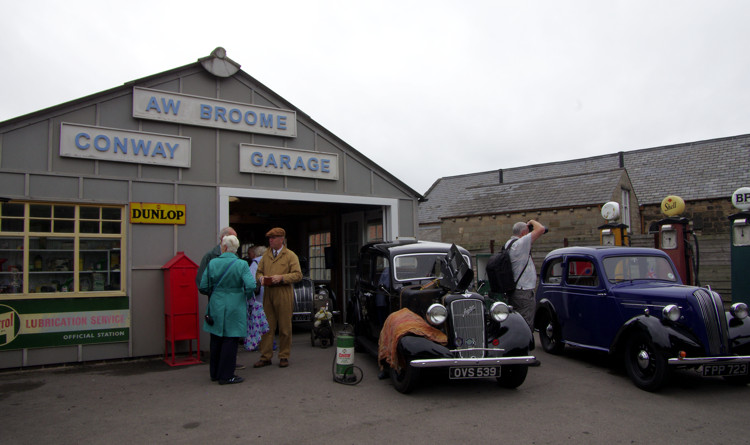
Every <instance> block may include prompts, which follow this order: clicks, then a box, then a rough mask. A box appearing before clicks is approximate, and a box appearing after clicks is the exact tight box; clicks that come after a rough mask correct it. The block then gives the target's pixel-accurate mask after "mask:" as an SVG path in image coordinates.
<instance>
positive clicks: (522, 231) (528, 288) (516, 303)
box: [505, 219, 547, 332]
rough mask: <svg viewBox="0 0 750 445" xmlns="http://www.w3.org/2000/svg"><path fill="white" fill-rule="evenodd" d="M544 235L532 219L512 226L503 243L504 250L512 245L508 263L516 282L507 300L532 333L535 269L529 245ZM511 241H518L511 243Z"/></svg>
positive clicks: (544, 230)
mask: <svg viewBox="0 0 750 445" xmlns="http://www.w3.org/2000/svg"><path fill="white" fill-rule="evenodd" d="M545 233H547V228H546V227H544V226H543V225H541V224H540V223H539V221H536V220H533V219H532V220H531V221H529V222H527V223H525V222H522V221H521V222H517V223H515V224H513V236H511V237H510V239H509V240H508V241H507V242H506V243H505V247H506V248H508V245H509V244H511V243H513V244H511V246H510V261H511V264H512V266H513V276H514V277H515V279H516V280H518V282H517V283H516V290H515V291H514V292H513V294H512V295H511V296H510V297H509V298H508V303H510V305H511V306H513V308H514V309H515V310H516V311H518V313H520V314H521V315H523V318H524V319H525V320H526V323H528V325H529V328H531V331H532V332H534V309H535V306H536V301H535V299H534V292H535V291H536V267H534V261H533V260H532V259H531V244H532V243H533V242H534V241H536V240H537V239H539V237H540V236H542V235H544V234H545ZM513 240H518V241H516V242H513Z"/></svg>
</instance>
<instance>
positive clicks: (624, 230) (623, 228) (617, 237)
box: [597, 201, 630, 246]
mask: <svg viewBox="0 0 750 445" xmlns="http://www.w3.org/2000/svg"><path fill="white" fill-rule="evenodd" d="M602 218H604V219H606V220H607V223H606V224H604V225H601V226H599V227H597V229H599V243H600V244H601V245H602V246H630V235H628V226H627V225H625V224H622V223H620V224H617V223H616V222H615V221H617V219H619V218H620V204H619V203H618V202H615V201H610V202H608V203H606V204H604V205H603V206H602Z"/></svg>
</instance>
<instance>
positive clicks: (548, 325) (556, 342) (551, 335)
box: [538, 312, 565, 354]
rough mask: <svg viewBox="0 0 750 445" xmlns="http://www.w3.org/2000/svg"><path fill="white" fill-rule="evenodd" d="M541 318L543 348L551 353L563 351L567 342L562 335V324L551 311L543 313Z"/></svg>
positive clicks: (540, 335)
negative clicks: (556, 320)
mask: <svg viewBox="0 0 750 445" xmlns="http://www.w3.org/2000/svg"><path fill="white" fill-rule="evenodd" d="M539 320H540V322H539V324H538V326H539V341H540V342H541V343H542V349H544V351H545V352H547V353H549V354H560V353H562V351H563V349H565V344H564V343H563V342H562V336H561V335H560V326H559V325H558V324H557V322H555V320H553V319H552V315H550V313H549V312H544V313H542V314H541V315H540V319H539Z"/></svg>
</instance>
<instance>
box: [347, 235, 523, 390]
mask: <svg viewBox="0 0 750 445" xmlns="http://www.w3.org/2000/svg"><path fill="white" fill-rule="evenodd" d="M470 264H471V263H470V256H469V252H468V251H467V250H466V249H463V248H461V247H457V246H455V245H451V244H445V243H434V242H421V241H416V240H399V241H395V242H382V243H372V244H367V245H365V246H363V247H362V248H361V249H360V252H359V263H358V266H357V267H358V269H357V278H356V283H355V292H354V295H353V297H352V298H351V300H350V301H349V302H348V313H349V319H350V322H351V323H352V324H354V332H355V342H356V345H357V348H358V349H359V350H366V351H368V352H370V353H372V354H373V355H377V356H378V359H379V362H380V364H381V366H383V367H384V369H385V370H386V371H388V372H390V377H391V380H392V382H393V385H394V386H395V388H396V389H397V390H398V391H400V392H402V393H408V392H410V391H412V390H413V389H414V387H415V385H416V384H417V383H418V381H419V376H420V372H421V370H423V369H425V368H442V369H444V372H445V374H446V375H448V376H449V377H450V378H452V379H467V378H495V379H497V381H498V382H499V383H500V385H501V386H504V387H508V388H515V387H518V386H519V385H521V384H522V383H523V382H524V380H525V379H526V374H527V371H528V367H529V366H535V365H538V362H537V361H536V359H535V358H534V357H533V356H530V355H529V351H530V350H532V349H533V348H534V340H533V336H532V333H531V330H530V329H529V327H528V325H527V324H526V322H525V321H524V319H523V317H522V316H521V315H520V314H518V313H516V312H514V311H513V310H512V308H510V307H509V306H508V305H506V304H505V303H503V302H498V301H493V300H490V299H489V298H488V297H485V296H482V295H480V294H478V293H476V292H470V291H467V288H468V286H469V285H470V284H471V282H472V279H473V272H472V270H471V267H470ZM405 309H408V311H407V310H405ZM407 320H408V321H407ZM407 324H408V326H407ZM384 326H385V328H384ZM429 332H432V333H433V334H435V336H434V337H440V338H442V339H443V340H444V341H442V342H441V341H436V338H434V337H431V336H430V335H428V333H429ZM443 343H444V344H443ZM389 347H390V348H391V349H390V350H392V351H395V354H391V358H392V356H393V355H396V357H397V358H396V360H395V362H394V360H391V361H390V362H389V360H388V354H385V353H384V351H387V350H388V348H389ZM438 372H441V371H438Z"/></svg>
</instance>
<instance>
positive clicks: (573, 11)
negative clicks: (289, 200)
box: [0, 0, 750, 194]
mask: <svg viewBox="0 0 750 445" xmlns="http://www.w3.org/2000/svg"><path fill="white" fill-rule="evenodd" d="M0 17H2V19H0V20H1V21H2V28H0V29H2V31H0V32H2V38H1V39H0V57H1V59H0V60H2V61H1V62H0V66H1V67H2V69H0V85H1V86H0V121H5V120H7V119H11V118H14V117H17V116H21V115H24V114H27V113H31V112H34V111H37V110H41V109H44V108H47V107H51V106H54V105H58V104H61V103H64V102H67V101H70V100H75V99H78V98H81V97H84V96H87V95H90V94H94V93H98V92H100V91H103V90H107V89H110V88H114V87H117V86H120V85H122V84H124V83H126V82H129V81H132V80H136V79H139V78H142V77H146V76H150V75H152V74H157V73H161V72H163V71H167V70H170V69H172V68H177V67H179V66H182V65H186V64H189V63H192V62H195V61H196V60H197V59H199V58H201V57H205V56H207V55H209V54H210V53H211V51H212V50H213V49H214V48H216V47H218V46H221V47H224V48H225V49H226V51H227V56H228V57H229V58H231V59H232V60H234V61H235V62H237V63H239V64H241V65H242V68H241V69H242V70H243V71H245V72H246V73H248V74H249V75H251V76H253V77H255V78H256V79H258V80H259V81H260V82H262V83H263V84H265V85H266V86H267V87H269V88H271V89H272V90H273V91H275V92H276V93H277V94H279V95H280V96H282V97H284V98H285V99H286V100H288V101H289V102H291V103H292V104H293V105H294V106H296V107H297V108H298V109H300V110H301V111H302V112H304V113H306V114H308V115H310V116H311V117H312V118H313V119H314V120H316V121H317V122H318V123H319V124H320V125H322V126H324V127H325V128H327V129H328V130H330V131H332V132H333V133H334V134H336V135H337V136H339V137H340V138H341V139H343V140H344V141H346V142H347V143H348V144H350V145H351V146H353V147H354V148H355V149H357V150H358V151H359V152H361V153H362V154H364V155H365V156H367V157H368V158H370V159H371V160H373V161H375V162H377V163H379V164H380V165H381V166H382V167H383V168H385V169H386V170H388V171H389V172H390V173H392V174H393V175H395V176H396V177H397V178H399V179H400V180H401V181H403V182H404V183H406V184H407V185H408V186H410V187H411V188H413V189H414V190H415V191H417V192H419V193H422V194H424V193H426V192H427V190H428V189H429V187H430V186H431V185H432V184H433V183H434V182H435V181H436V180H437V179H439V178H441V177H444V176H454V175H460V174H466V173H474V172H481V171H487V170H494V169H499V168H510V167H517V166H522V165H530V164H537V163H544V162H554V161H563V160H568V159H577V158H581V157H588V156H596V155H604V154H609V153H616V152H618V151H628V150H636V149H641V148H650V147H658V146H663V145H671V144H678V143H683V142H691V141H698V140H704V139H712V138H719V137H727V136H735V135H739V134H748V133H750V121H749V120H748V111H749V110H750V88H749V87H748V82H749V81H750V76H749V74H750V63H749V61H750V53H749V52H748V45H749V44H750V26H748V20H750V2H748V1H743V0H706V1H693V0H679V1H677V0H674V1H673V0H670V1H659V0H646V1H640V0H622V1H609V0H590V1H589V0H587V1H583V0H575V1H565V0H540V1H524V0H514V1H504V0H494V1H471V0H462V1H443V0H429V1H409V0H397V1H392V0H379V1H354V0H346V1H313V0H302V1H298V0H286V1H272V0H264V1H255V0H244V1H218V2H209V1H205V0H203V1H188V0H182V1H159V0H149V1H141V0H129V1H128V2H108V1H101V0H97V1H76V0H69V1H64V2H62V1H52V0H50V1H41V0H24V1H10V0H0Z"/></svg>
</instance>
